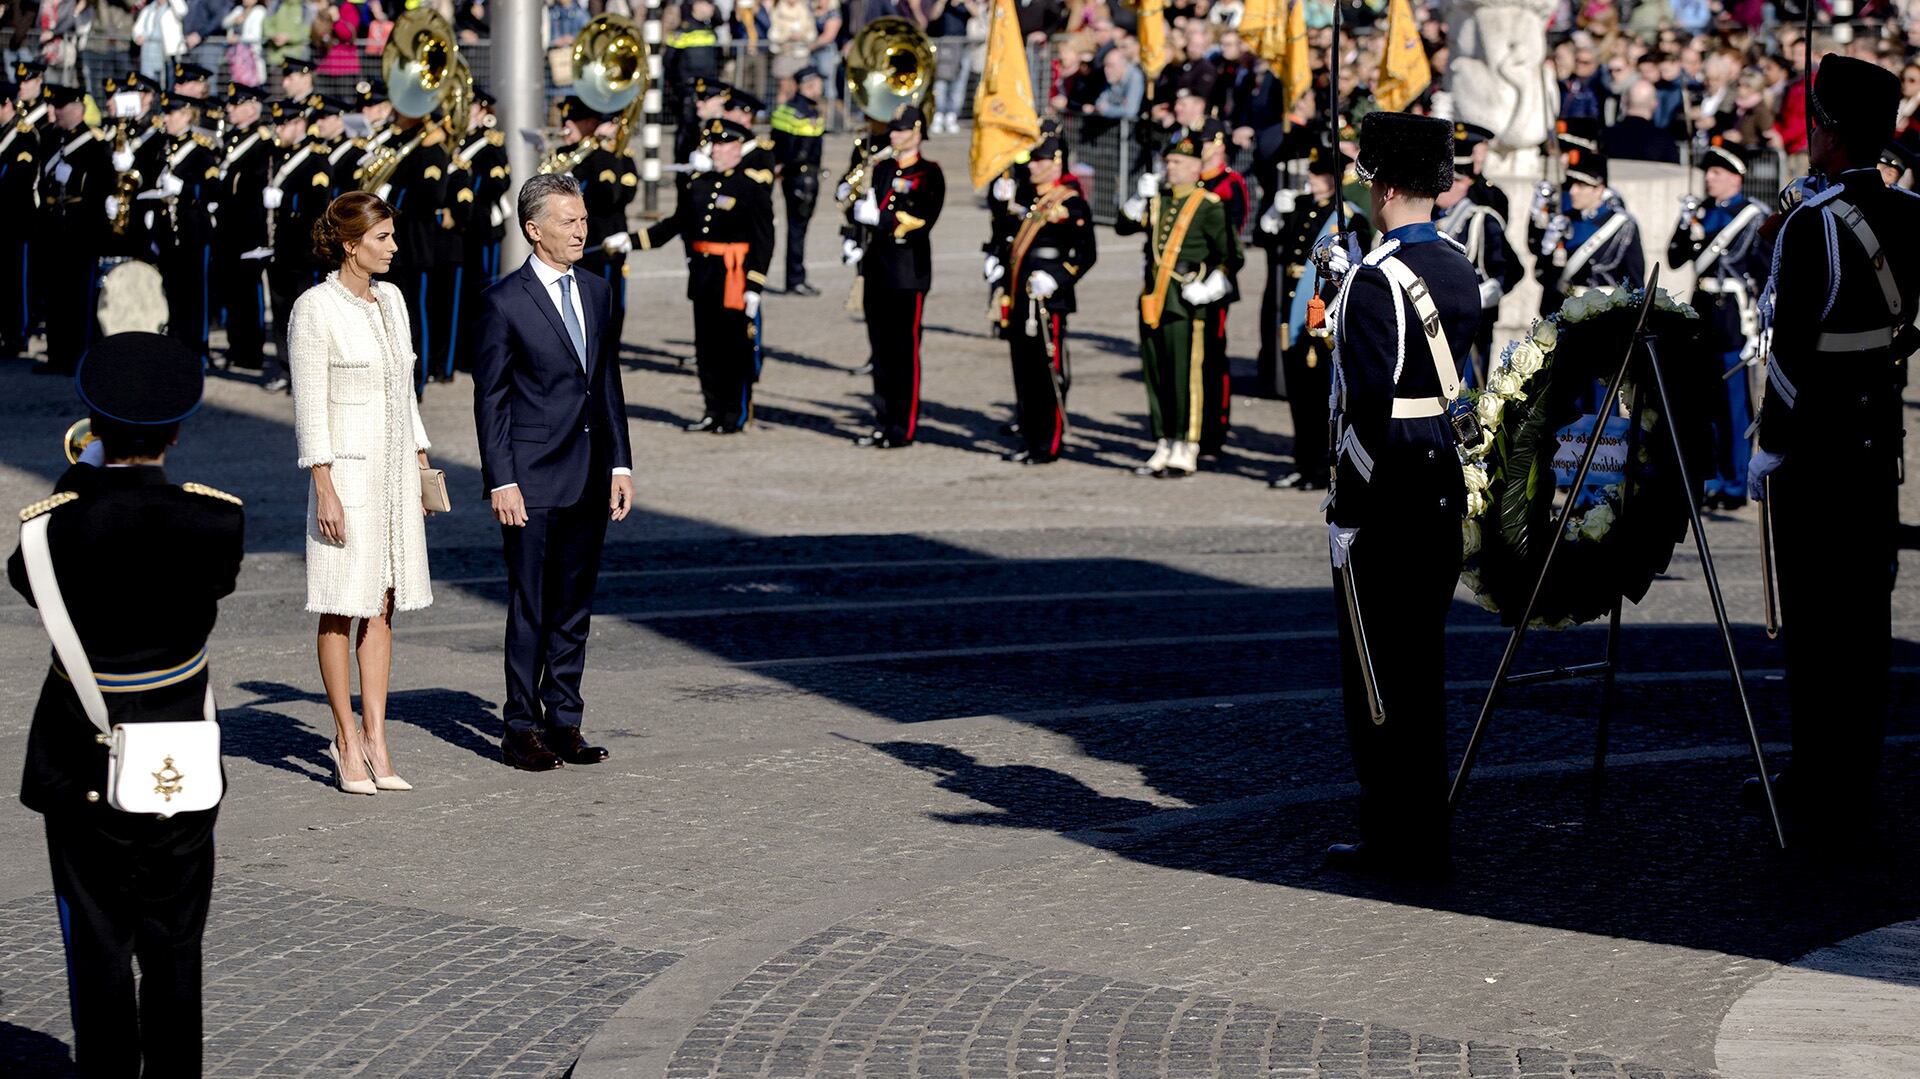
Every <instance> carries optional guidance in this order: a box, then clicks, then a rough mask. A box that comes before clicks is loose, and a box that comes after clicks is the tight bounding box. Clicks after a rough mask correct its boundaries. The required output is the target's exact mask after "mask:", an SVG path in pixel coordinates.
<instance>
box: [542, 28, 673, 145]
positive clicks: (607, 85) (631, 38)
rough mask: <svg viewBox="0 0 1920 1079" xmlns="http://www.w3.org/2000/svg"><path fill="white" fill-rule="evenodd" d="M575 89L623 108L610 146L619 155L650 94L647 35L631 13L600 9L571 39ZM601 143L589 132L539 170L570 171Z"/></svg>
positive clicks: (599, 103)
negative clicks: (585, 136) (589, 134)
mask: <svg viewBox="0 0 1920 1079" xmlns="http://www.w3.org/2000/svg"><path fill="white" fill-rule="evenodd" d="M573 92H574V94H576V95H577V96H578V97H579V98H580V100H582V101H584V102H586V103H587V107H588V108H590V109H592V110H594V111H595V112H598V113H603V114H607V115H612V114H613V113H619V114H620V120H619V123H618V124H617V125H616V127H615V129H614V133H613V138H612V140H611V141H610V142H608V143H607V144H606V148H607V150H608V151H609V152H611V153H612V154H613V155H614V156H615V157H621V156H624V155H625V154H626V152H627V142H628V140H629V139H631V138H632V137H633V129H634V128H635V127H637V126H639V124H640V120H641V118H642V117H643V115H644V114H645V110H646V96H647V41H646V38H644V37H642V36H641V34H640V28H639V27H637V26H635V25H634V24H633V20H632V19H629V18H627V17H625V16H623V15H597V16H595V17H594V18H593V19H592V21H590V22H588V23H587V25H586V26H585V27H584V28H583V29H582V30H581V31H580V34H579V36H578V37H575V38H574V39H573ZM601 145H602V144H601V142H600V140H598V139H591V138H588V139H581V140H580V142H579V143H578V144H577V145H575V146H571V147H565V146H563V147H559V148H557V149H555V150H553V151H552V152H551V153H549V154H548V155H547V157H546V160H544V161H542V162H540V172H541V173H542V174H548V173H557V172H572V171H573V170H574V169H576V168H578V167H579V166H580V163H581V162H583V161H585V160H586V159H587V157H588V156H589V155H590V154H592V153H593V151H594V150H595V149H597V148H599V147H600V146H601Z"/></svg>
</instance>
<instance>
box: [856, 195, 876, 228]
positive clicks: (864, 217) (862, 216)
mask: <svg viewBox="0 0 1920 1079" xmlns="http://www.w3.org/2000/svg"><path fill="white" fill-rule="evenodd" d="M853 219H854V220H855V221H857V222H859V223H860V224H862V225H878V224H879V223H880V200H878V199H876V198H874V197H873V192H871V191H869V192H867V194H866V197H865V198H863V199H861V200H860V201H859V202H856V203H854V204H853Z"/></svg>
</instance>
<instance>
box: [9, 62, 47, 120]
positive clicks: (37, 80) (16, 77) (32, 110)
mask: <svg viewBox="0 0 1920 1079" xmlns="http://www.w3.org/2000/svg"><path fill="white" fill-rule="evenodd" d="M46 74H47V65H45V64H43V63H41V62H40V61H38V60H16V61H14V63H13V81H14V85H15V87H16V89H15V90H14V96H15V97H16V98H18V100H19V102H20V119H21V120H24V121H25V122H26V123H27V124H29V125H31V126H32V127H34V128H36V129H41V130H44V129H46V128H49V127H52V126H53V108H52V106H51V105H49V104H48V103H47V93H46V91H47V83H46Z"/></svg>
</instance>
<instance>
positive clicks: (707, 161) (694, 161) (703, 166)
mask: <svg viewBox="0 0 1920 1079" xmlns="http://www.w3.org/2000/svg"><path fill="white" fill-rule="evenodd" d="M687 167H688V168H690V169H692V170H693V171H695V172H712V171H713V155H712V154H710V153H708V152H706V151H705V150H695V151H694V152H692V153H690V154H688V155H687Z"/></svg>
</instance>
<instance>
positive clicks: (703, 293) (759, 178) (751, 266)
mask: <svg viewBox="0 0 1920 1079" xmlns="http://www.w3.org/2000/svg"><path fill="white" fill-rule="evenodd" d="M702 130H703V131H704V132H705V133H706V141H705V142H703V143H701V144H700V150H701V152H702V153H704V154H705V155H707V156H708V157H709V158H710V159H711V160H712V163H713V168H712V169H710V170H707V171H704V172H696V173H694V174H693V176H692V179H691V181H690V182H689V183H688V185H687V195H686V196H685V197H683V198H682V199H681V200H680V202H679V203H678V205H676V206H675V207H674V214H673V216H672V217H669V218H667V219H665V220H663V221H661V222H660V223H658V224H656V225H654V226H653V227H652V228H649V229H647V230H646V231H645V232H642V233H640V236H639V239H640V249H641V250H643V251H650V250H652V249H654V248H656V247H659V246H660V245H661V244H664V243H666V242H667V241H669V240H672V239H673V238H674V237H676V236H677V237H679V238H680V241H681V243H683V244H685V245H686V251H687V267H688V270H689V274H688V277H687V298H688V299H690V300H692V301H693V341H694V351H695V353H696V355H697V359H698V362H699V369H700V394H701V396H702V397H703V398H704V399H705V405H706V414H705V415H703V416H701V417H700V419H699V420H698V421H697V422H695V423H690V424H688V425H687V430H689V431H711V432H712V433H714V434H720V435H730V434H734V433H736V432H738V431H740V430H742V429H743V428H745V427H746V425H747V424H748V423H750V422H752V420H753V383H754V378H755V371H754V368H753V336H752V333H753V322H754V318H755V316H757V315H758V314H759V313H760V295H761V293H762V292H763V291H765V289H766V287H767V265H768V263H770V262H771V261H772V260H773V177H772V176H770V175H768V174H766V173H763V172H760V170H758V169H753V170H749V169H745V168H742V167H741V165H740V162H741V159H742V158H743V157H744V151H745V149H746V147H747V146H748V145H749V144H750V143H751V142H752V140H753V132H752V131H750V130H748V129H747V128H744V127H742V126H740V125H739V124H736V123H734V122H733V121H731V120H709V121H707V123H706V125H705V126H704V128H703V129H702Z"/></svg>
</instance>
